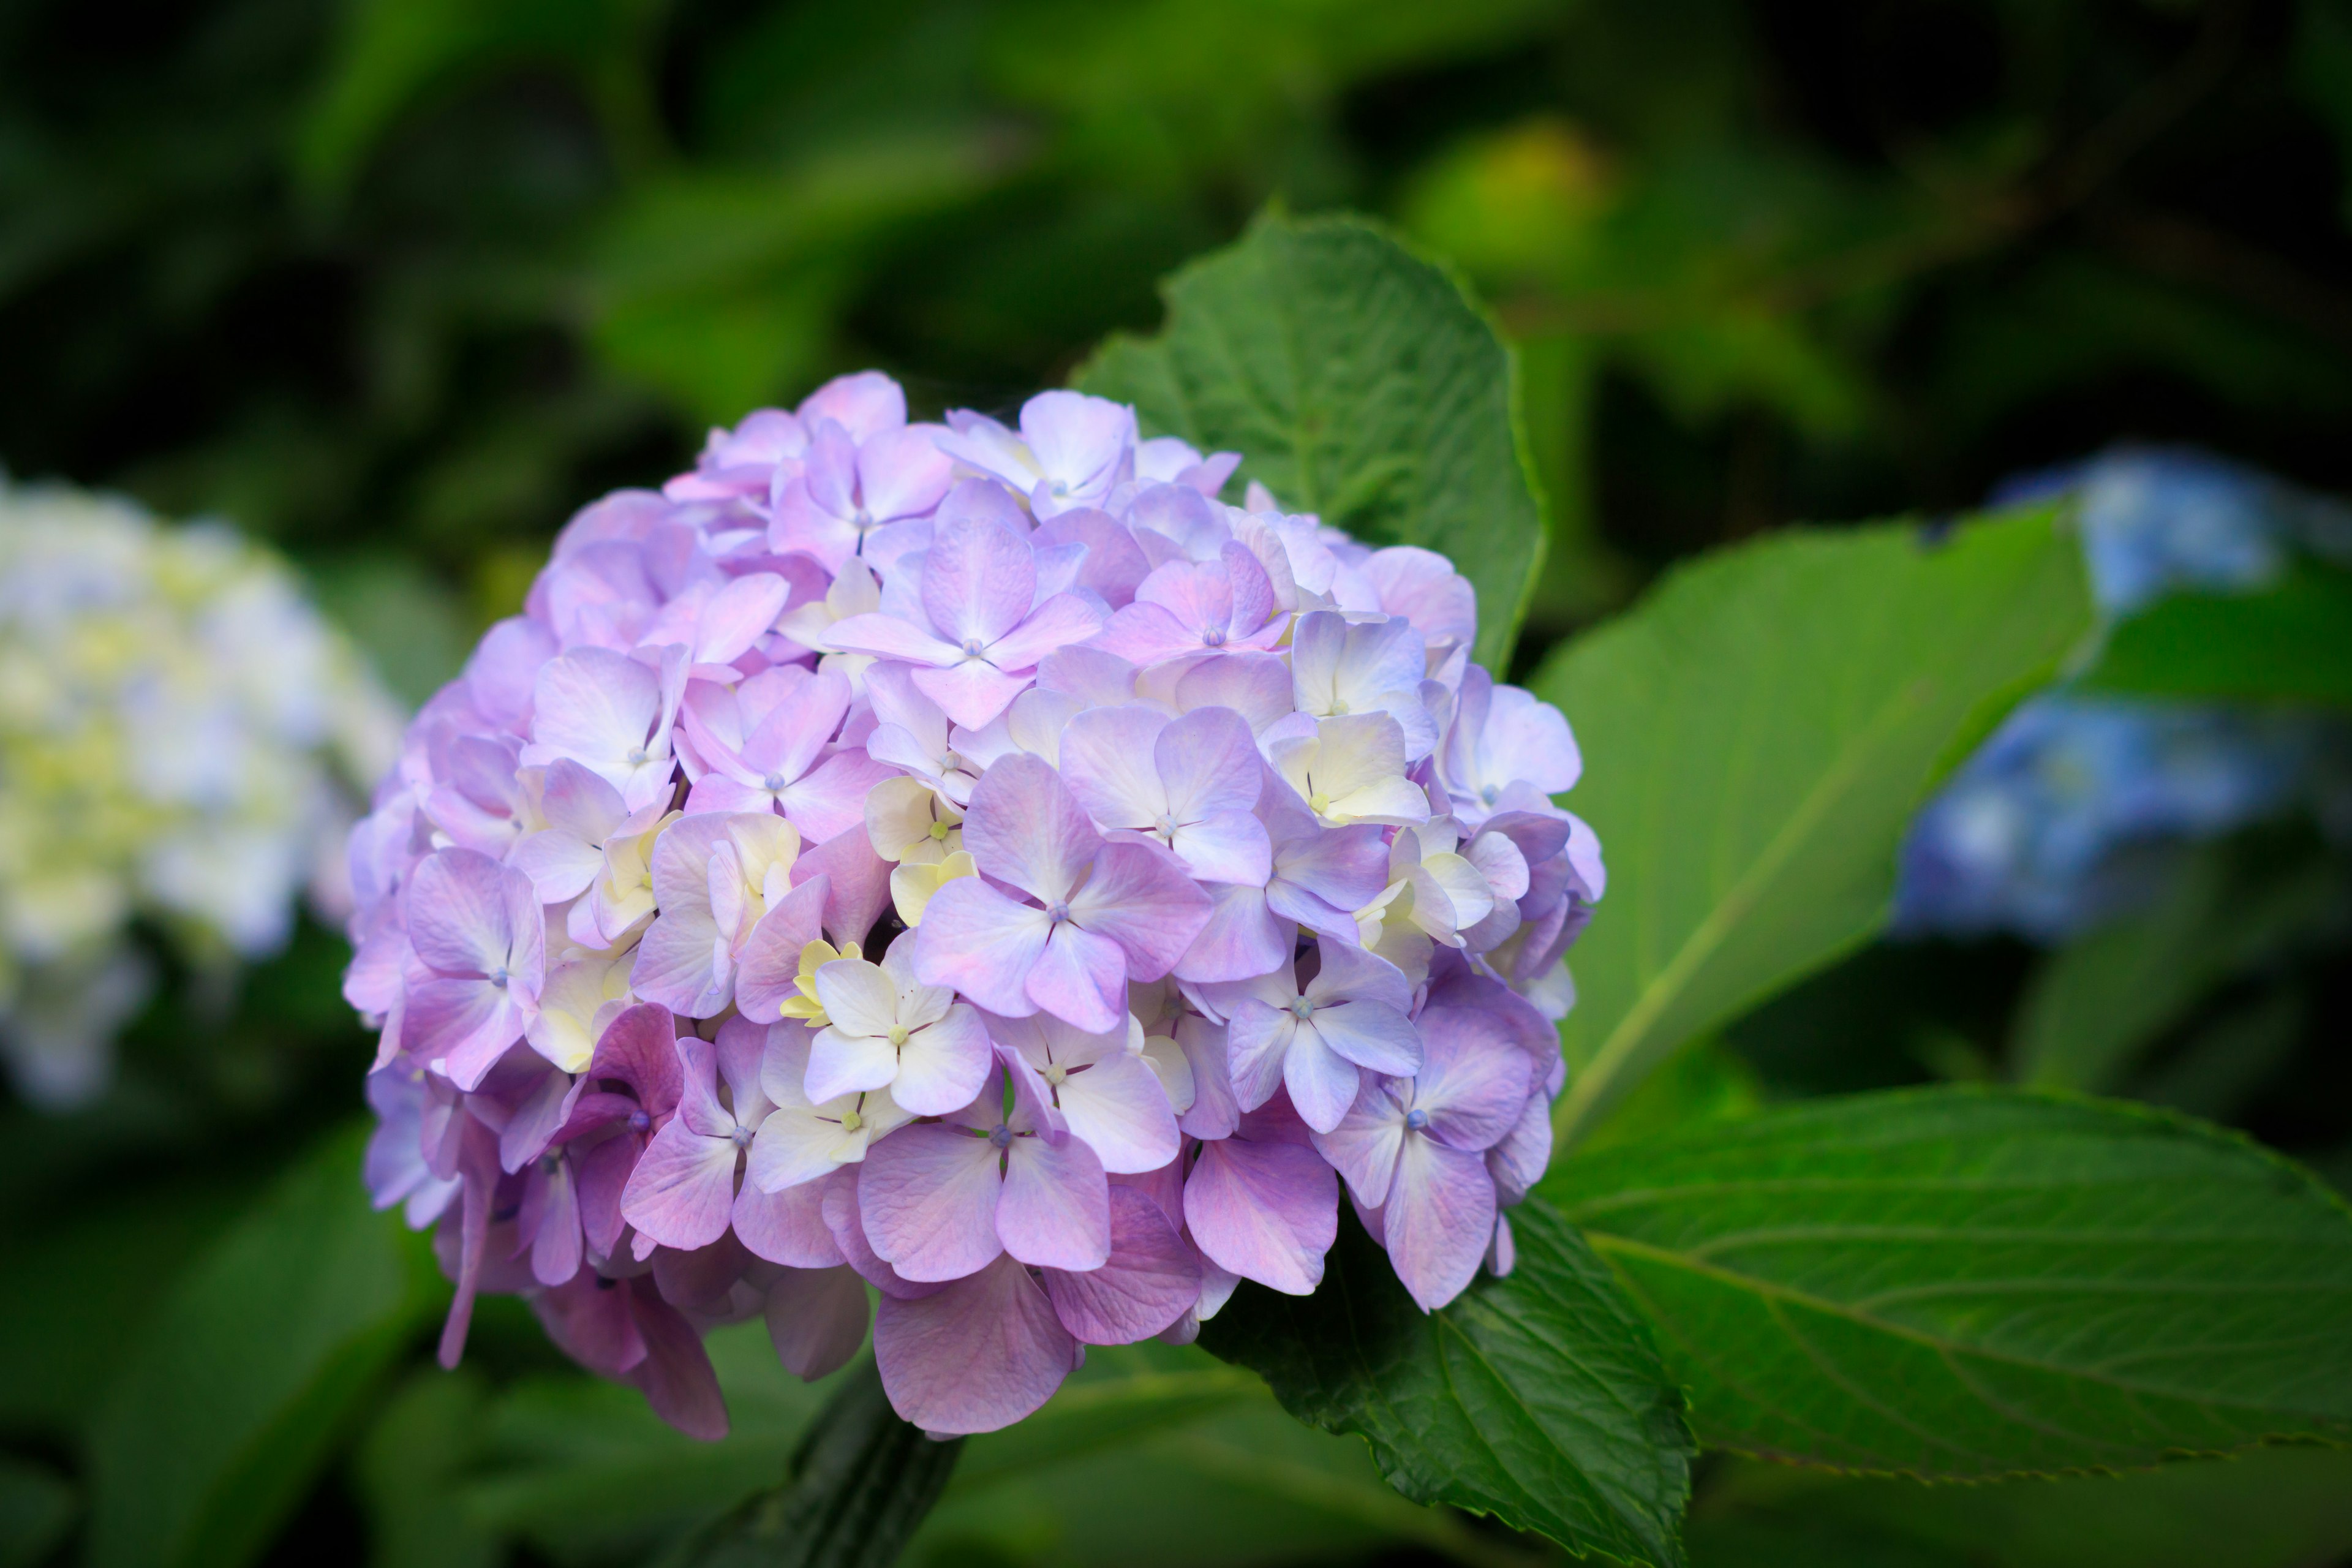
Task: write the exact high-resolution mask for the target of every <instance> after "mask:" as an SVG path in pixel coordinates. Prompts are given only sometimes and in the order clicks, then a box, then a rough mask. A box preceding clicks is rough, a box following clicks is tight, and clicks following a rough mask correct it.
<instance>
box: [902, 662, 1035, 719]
mask: <svg viewBox="0 0 2352 1568" xmlns="http://www.w3.org/2000/svg"><path fill="white" fill-rule="evenodd" d="M914 682H915V689H917V690H919V691H920V692H921V693H922V694H923V695H924V696H926V697H928V698H929V699H930V700H932V701H934V702H936V703H938V704H939V705H940V707H941V708H942V709H944V710H946V711H947V716H948V717H949V718H950V719H952V720H954V721H956V722H957V723H958V724H960V725H961V726H963V728H965V729H967V730H979V729H983V728H985V727H986V726H987V725H989V724H991V723H992V722H994V721H995V719H996V717H997V715H998V714H1000V713H1003V711H1004V710H1005V709H1006V708H1008V707H1010V706H1012V703H1013V699H1014V698H1016V697H1018V696H1020V695H1021V693H1022V692H1024V691H1025V690H1026V689H1028V687H1029V678H1028V677H1027V676H1026V675H1007V674H1005V673H1004V671H1003V670H1001V669H999V668H996V667H995V666H994V665H992V664H990V663H989V662H988V661H987V660H985V659H981V658H967V659H963V660H962V661H961V663H954V664H950V665H947V666H945V667H944V668H936V669H918V670H916V671H915V673H914Z"/></svg>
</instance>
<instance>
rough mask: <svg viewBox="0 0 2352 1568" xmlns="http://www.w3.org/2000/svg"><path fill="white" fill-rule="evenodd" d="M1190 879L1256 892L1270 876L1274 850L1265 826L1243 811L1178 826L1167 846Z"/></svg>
mask: <svg viewBox="0 0 2352 1568" xmlns="http://www.w3.org/2000/svg"><path fill="white" fill-rule="evenodd" d="M1168 847H1170V848H1171V849H1172V850H1174V851H1175V854H1176V858H1178V859H1179V860H1181V861H1183V862H1184V865H1185V867H1186V868H1188V869H1189V870H1191V872H1192V875H1193V876H1195V877H1198V878H1200V879H1202V881H1207V882H1223V883H1230V884H1234V885H1236V886H1240V887H1245V888H1247V889H1250V890H1251V891H1253V892H1256V891H1258V890H1260V889H1263V888H1265V884H1266V879H1267V878H1269V877H1271V876H1272V875H1273V874H1274V846H1273V844H1272V843H1271V842H1270V841H1269V840H1268V839H1267V837H1266V833H1265V823H1263V822H1260V821H1259V820H1258V819H1257V818H1256V817H1255V816H1251V815H1250V814H1249V813H1248V812H1246V811H1229V812H1225V813H1223V814H1221V815H1219V816H1210V817H1203V818H1202V819H1200V820H1199V821H1195V822H1189V823H1185V824H1183V825H1181V826H1179V827H1178V828H1177V829H1176V831H1175V833H1174V834H1173V835H1172V836H1171V837H1170V840H1169V846H1168Z"/></svg>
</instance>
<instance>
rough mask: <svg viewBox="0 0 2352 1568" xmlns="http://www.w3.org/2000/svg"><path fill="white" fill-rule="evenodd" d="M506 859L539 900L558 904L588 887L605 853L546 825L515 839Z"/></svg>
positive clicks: (600, 868)
mask: <svg viewBox="0 0 2352 1568" xmlns="http://www.w3.org/2000/svg"><path fill="white" fill-rule="evenodd" d="M596 782H597V783H599V784H602V783H604V780H602V779H598V780H597V781H596ZM507 862H508V864H509V865H510V866H512V867H513V868H515V869H516V870H518V871H520V872H521V873H522V874H523V875H524V876H526V877H528V878H530V885H531V889H532V891H533V893H534V895H535V896H536V897H537V899H538V900H539V901H540V902H541V903H542V904H560V903H562V902H564V901H565V900H571V899H576V898H578V897H579V896H580V895H581V894H583V893H584V892H586V891H587V890H588V885H589V884H590V883H592V882H593V881H594V880H595V879H596V873H597V872H599V871H601V870H603V869H604V851H603V850H601V849H599V848H598V847H596V846H595V845H593V844H591V843H587V842H585V841H583V840H582V839H578V838H574V837H572V835H571V834H569V833H566V832H563V831H562V830H561V829H557V828H548V829H545V830H544V831H541V832H539V833H527V834H525V835H524V836H523V837H520V838H519V839H517V840H516V841H515V847H513V848H512V849H510V850H509V851H508V852H507Z"/></svg>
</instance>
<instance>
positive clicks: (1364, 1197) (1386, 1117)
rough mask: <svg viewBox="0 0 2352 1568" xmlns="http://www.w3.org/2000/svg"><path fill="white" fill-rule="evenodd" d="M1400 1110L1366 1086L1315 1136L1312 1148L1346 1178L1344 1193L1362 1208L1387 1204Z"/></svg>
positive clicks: (1400, 1131) (1378, 1089) (1380, 1089)
mask: <svg viewBox="0 0 2352 1568" xmlns="http://www.w3.org/2000/svg"><path fill="white" fill-rule="evenodd" d="M1404 1137H1405V1133H1404V1110H1403V1108H1402V1106H1400V1105H1398V1104H1397V1101H1396V1097H1395V1096H1394V1095H1393V1094H1391V1093H1390V1092H1389V1090H1388V1089H1387V1088H1385V1087H1384V1086H1382V1085H1381V1084H1378V1083H1366V1084H1365V1085H1364V1086H1363V1088H1362V1089H1361V1090H1360V1092H1359V1093H1358V1094H1357V1096H1356V1103H1355V1104H1353V1105H1352V1106H1350V1107H1349V1108H1348V1114H1347V1115H1345V1116H1343V1117H1341V1118H1340V1119H1339V1125H1338V1126H1336V1127H1332V1128H1328V1129H1326V1130H1324V1131H1320V1132H1318V1133H1316V1134H1315V1147H1316V1148H1317V1149H1318V1151H1320V1152H1321V1153H1322V1155H1323V1157H1324V1158H1325V1159H1326V1160H1328V1161H1329V1162H1330V1163H1331V1165H1332V1168H1333V1169H1335V1170H1337V1171H1338V1172H1339V1174H1340V1175H1342V1176H1343V1177H1345V1178H1347V1183H1348V1191H1349V1193H1350V1194H1353V1195H1354V1197H1355V1200H1356V1202H1357V1203H1359V1204H1360V1205H1363V1206H1364V1207H1366V1208H1374V1209H1376V1208H1378V1207H1380V1206H1381V1205H1382V1204H1384V1203H1386V1202H1387V1201H1388V1196H1389V1187H1390V1186H1391V1184H1393V1183H1394V1182H1395V1180H1396V1163H1397V1152H1398V1151H1399V1150H1400V1149H1402V1148H1403V1147H1404Z"/></svg>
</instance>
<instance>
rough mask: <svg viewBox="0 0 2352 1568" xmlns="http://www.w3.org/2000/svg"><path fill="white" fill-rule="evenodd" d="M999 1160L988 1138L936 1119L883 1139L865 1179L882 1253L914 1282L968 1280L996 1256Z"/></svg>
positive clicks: (870, 1236) (865, 1203)
mask: <svg viewBox="0 0 2352 1568" xmlns="http://www.w3.org/2000/svg"><path fill="white" fill-rule="evenodd" d="M998 1160H999V1155H998V1152H997V1149H996V1146H995V1145H994V1144H992V1143H991V1142H989V1141H988V1140H987V1139H985V1138H974V1137H972V1136H971V1135H970V1134H969V1133H964V1132H959V1131H955V1130H953V1129H952V1128H949V1127H944V1126H940V1125H937V1124H935V1123H930V1122H917V1123H916V1124H915V1125H913V1126H911V1127H902V1128H900V1129H899V1130H898V1131H896V1132H893V1133H892V1134H891V1135H890V1136H889V1137H887V1138H885V1139H883V1140H882V1141H881V1142H877V1143H876V1144H875V1145H874V1146H873V1147H872V1148H871V1149H869V1150H867V1151H866V1163H865V1165H864V1167H863V1169H861V1171H860V1172H859V1173H858V1177H857V1206H858V1213H859V1215H860V1217H861V1218H862V1219H863V1220H864V1222H865V1226H866V1239H867V1240H868V1241H869V1242H871V1243H872V1244H873V1247H874V1251H875V1253H876V1255H877V1256H878V1257H879V1258H882V1260H883V1261H884V1262H886V1263H887V1264H889V1265H890V1266H891V1267H892V1268H895V1269H897V1270H898V1272H899V1273H900V1274H902V1275H904V1276H906V1277H907V1278H908V1279H914V1280H933V1279H961V1278H962V1277H963V1276H965V1275H967V1274H969V1273H971V1271H972V1270H973V1269H975V1268H980V1267H981V1266H982V1265H983V1264H985V1263H986V1262H987V1261H988V1260H989V1259H990V1258H993V1257H995V1256H996V1255H997V1253H998V1252H1000V1251H1002V1250H1003V1245H1002V1244H1001V1243H1000V1242H999V1241H998V1240H997V1236H996V1194H997V1188H998V1187H999V1186H1000V1185H1001V1183H1000V1181H999V1179H998V1176H997V1163H998Z"/></svg>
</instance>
